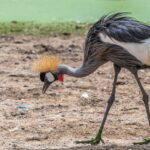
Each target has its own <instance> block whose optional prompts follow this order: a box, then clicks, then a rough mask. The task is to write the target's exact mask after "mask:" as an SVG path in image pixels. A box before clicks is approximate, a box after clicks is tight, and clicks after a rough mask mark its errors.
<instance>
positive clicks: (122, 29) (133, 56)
mask: <svg viewBox="0 0 150 150" xmlns="http://www.w3.org/2000/svg"><path fill="white" fill-rule="evenodd" d="M108 61H111V62H112V63H113V64H114V71H115V76H114V82H113V88H112V93H111V95H110V98H109V100H108V105H107V108H106V112H105V114H104V118H103V120H102V123H101V126H100V129H99V131H98V133H97V135H96V137H95V138H94V139H92V140H87V141H78V142H77V143H90V144H98V143H99V142H100V141H102V142H103V140H102V131H103V128H104V124H105V122H106V119H107V115H108V113H109V110H110V108H111V106H112V104H113V102H114V100H115V91H116V83H117V77H118V74H119V73H120V70H121V68H122V67H124V68H126V69H128V70H129V71H130V72H131V73H132V74H133V75H134V77H135V79H136V81H137V83H138V85H139V87H140V90H141V92H142V95H143V101H144V104H145V108H146V113H147V118H148V122H149V125H150V109H149V103H148V94H147V93H146V92H145V90H144V88H143V86H142V84H141V82H140V80H139V78H138V74H137V72H138V70H139V69H145V68H150V26H149V25H146V24H144V23H142V22H139V21H136V20H134V19H132V18H130V17H126V16H124V13H115V14H111V15H106V16H103V17H101V19H100V20H99V21H97V22H96V23H95V24H94V25H93V26H92V27H91V28H90V30H89V32H88V34H87V37H86V41H85V46H84V60H83V63H82V65H81V66H80V67H79V68H72V67H70V66H68V65H64V64H60V65H58V67H57V69H56V70H55V71H51V69H50V68H49V70H46V71H45V72H42V73H41V80H42V81H44V87H43V92H45V91H46V90H47V88H48V86H49V85H50V84H51V83H52V82H54V81H55V80H59V78H60V75H63V74H67V75H70V76H74V77H85V76H87V75H89V74H91V73H93V72H94V71H95V70H96V69H97V68H98V67H100V66H101V65H103V64H105V63H107V62H108ZM50 72H51V73H52V74H53V76H54V77H55V79H53V80H52V81H51V75H50V74H49V73H50Z"/></svg>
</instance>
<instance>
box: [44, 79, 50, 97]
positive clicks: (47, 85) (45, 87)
mask: <svg viewBox="0 0 150 150" xmlns="http://www.w3.org/2000/svg"><path fill="white" fill-rule="evenodd" d="M50 84H51V82H49V81H48V80H47V79H46V78H45V80H44V85H43V89H42V92H43V94H44V93H45V92H46V90H47V89H48V87H49V86H50Z"/></svg>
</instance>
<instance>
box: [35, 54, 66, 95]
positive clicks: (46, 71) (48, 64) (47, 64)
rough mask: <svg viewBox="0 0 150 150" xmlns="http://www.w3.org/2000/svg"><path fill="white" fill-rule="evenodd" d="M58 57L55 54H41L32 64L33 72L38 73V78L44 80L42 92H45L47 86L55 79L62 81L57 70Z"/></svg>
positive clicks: (61, 75)
mask: <svg viewBox="0 0 150 150" xmlns="http://www.w3.org/2000/svg"><path fill="white" fill-rule="evenodd" d="M59 62H60V61H59V59H58V57H55V56H42V57H40V58H39V59H37V60H35V61H34V62H33V65H32V70H33V71H34V72H39V73H40V80H41V81H42V82H44V85H43V93H45V92H46V90H47V89H48V87H49V86H50V85H51V84H52V83H53V82H55V81H61V82H63V79H64V78H63V74H60V73H59V72H58V64H59Z"/></svg>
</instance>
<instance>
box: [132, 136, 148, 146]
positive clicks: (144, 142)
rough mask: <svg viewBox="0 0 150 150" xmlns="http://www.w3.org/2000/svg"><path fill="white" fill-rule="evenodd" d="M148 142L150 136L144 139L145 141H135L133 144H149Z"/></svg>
mask: <svg viewBox="0 0 150 150" xmlns="http://www.w3.org/2000/svg"><path fill="white" fill-rule="evenodd" d="M148 143H150V138H147V139H143V141H141V142H135V143H133V144H134V145H143V144H148Z"/></svg>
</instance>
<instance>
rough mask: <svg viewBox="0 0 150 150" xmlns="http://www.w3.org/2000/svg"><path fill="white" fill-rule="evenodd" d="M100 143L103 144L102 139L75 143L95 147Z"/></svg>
mask: <svg viewBox="0 0 150 150" xmlns="http://www.w3.org/2000/svg"><path fill="white" fill-rule="evenodd" d="M100 142H102V143H104V140H103V139H102V138H95V139H91V140H85V141H76V144H91V145H97V144H99V143H100Z"/></svg>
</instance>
